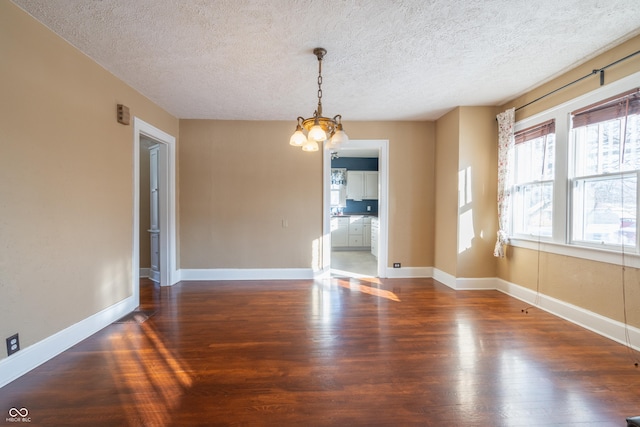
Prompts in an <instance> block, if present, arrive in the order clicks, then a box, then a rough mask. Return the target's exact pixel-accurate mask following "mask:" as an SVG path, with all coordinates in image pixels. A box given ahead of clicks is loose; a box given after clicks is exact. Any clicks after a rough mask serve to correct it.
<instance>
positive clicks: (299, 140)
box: [289, 130, 307, 147]
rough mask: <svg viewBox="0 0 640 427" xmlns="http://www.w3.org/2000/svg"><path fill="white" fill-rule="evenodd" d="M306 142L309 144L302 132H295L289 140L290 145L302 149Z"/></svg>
mask: <svg viewBox="0 0 640 427" xmlns="http://www.w3.org/2000/svg"><path fill="white" fill-rule="evenodd" d="M305 142H307V137H306V136H304V133H302V131H301V130H297V131H295V132H294V133H293V135H291V139H290V140H289V144H291V145H293V146H294V147H302V146H303V145H304V143H305Z"/></svg>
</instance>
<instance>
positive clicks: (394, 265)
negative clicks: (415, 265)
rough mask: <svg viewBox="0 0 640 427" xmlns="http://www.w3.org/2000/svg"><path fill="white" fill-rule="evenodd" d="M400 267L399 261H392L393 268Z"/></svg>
mask: <svg viewBox="0 0 640 427" xmlns="http://www.w3.org/2000/svg"><path fill="white" fill-rule="evenodd" d="M400 267H401V265H400V263H399V262H394V263H393V268H400Z"/></svg>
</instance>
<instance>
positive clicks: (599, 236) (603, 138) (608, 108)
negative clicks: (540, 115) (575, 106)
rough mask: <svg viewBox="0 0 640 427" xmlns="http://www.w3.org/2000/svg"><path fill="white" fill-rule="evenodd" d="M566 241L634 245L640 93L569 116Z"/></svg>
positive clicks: (612, 99)
mask: <svg viewBox="0 0 640 427" xmlns="http://www.w3.org/2000/svg"><path fill="white" fill-rule="evenodd" d="M570 140H571V144H572V145H571V147H572V156H571V157H572V159H573V165H572V167H571V165H570V169H569V170H570V177H569V178H570V179H569V184H570V196H571V242H573V243H580V244H586V245H598V246H601V247H607V246H609V247H611V248H614V247H617V248H619V247H621V245H624V246H628V247H632V248H635V247H637V245H638V241H637V237H638V233H637V222H636V219H637V217H638V174H639V173H640V92H639V90H638V89H635V90H633V91H630V92H627V93H623V94H620V95H618V96H615V97H613V98H609V99H606V100H604V101H601V102H599V103H597V104H593V105H590V106H587V107H584V108H581V109H580V110H576V111H573V112H572V113H571V139H570Z"/></svg>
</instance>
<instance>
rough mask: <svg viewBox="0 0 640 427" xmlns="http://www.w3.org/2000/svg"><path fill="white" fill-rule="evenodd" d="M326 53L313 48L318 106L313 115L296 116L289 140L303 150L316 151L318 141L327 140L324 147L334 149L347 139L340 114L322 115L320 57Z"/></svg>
mask: <svg viewBox="0 0 640 427" xmlns="http://www.w3.org/2000/svg"><path fill="white" fill-rule="evenodd" d="M326 53H327V50H326V49H324V48H321V47H317V48H315V49H313V54H314V55H315V56H316V57H317V58H318V108H317V109H316V111H314V112H313V117H310V118H308V119H305V118H304V117H298V124H297V126H296V131H295V132H294V133H293V135H291V139H290V140H289V144H291V145H293V146H294V147H302V150H303V151H318V143H319V142H320V143H322V142H324V141H327V140H328V142H327V144H326V148H327V149H332V150H335V149H338V148H339V147H340V146H341V145H342V144H344V143H346V142H348V141H349V137H348V136H347V134H346V133H345V132H344V130H342V116H341V115H340V114H338V115H337V116H335V117H334V118H333V119H330V118H328V117H323V116H322V58H323V57H324V55H326ZM305 132H306V134H305Z"/></svg>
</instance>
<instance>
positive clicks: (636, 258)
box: [509, 237, 640, 268]
mask: <svg viewBox="0 0 640 427" xmlns="http://www.w3.org/2000/svg"><path fill="white" fill-rule="evenodd" d="M509 244H510V245H511V246H514V247H516V248H525V249H532V250H535V251H537V250H540V251H542V252H548V253H552V254H556V255H565V256H570V257H574V258H582V259H587V260H590V261H597V262H605V263H608V264H615V265H624V266H627V267H633V268H640V255H639V254H637V253H636V252H624V253H623V252H621V251H613V250H609V249H599V248H594V247H587V246H577V245H568V244H562V243H556V242H551V241H548V240H540V241H538V240H529V239H523V238H515V237H511V238H510V240H509Z"/></svg>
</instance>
